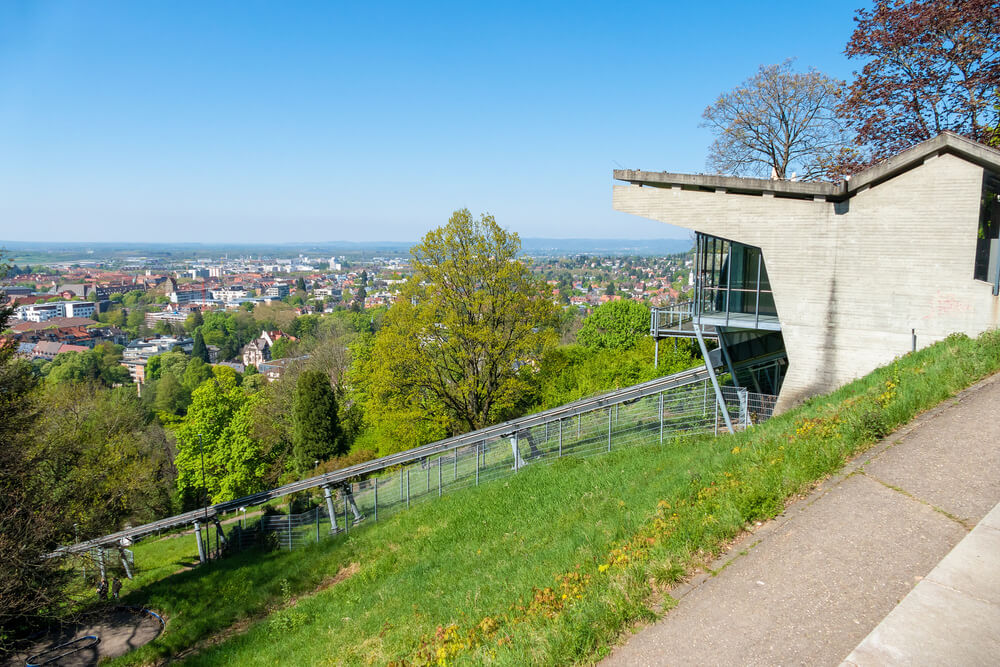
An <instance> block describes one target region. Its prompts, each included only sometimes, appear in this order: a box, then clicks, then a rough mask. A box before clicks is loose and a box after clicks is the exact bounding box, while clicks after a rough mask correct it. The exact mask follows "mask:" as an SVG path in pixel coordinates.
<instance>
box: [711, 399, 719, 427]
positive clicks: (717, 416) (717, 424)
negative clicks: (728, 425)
mask: <svg viewBox="0 0 1000 667" xmlns="http://www.w3.org/2000/svg"><path fill="white" fill-rule="evenodd" d="M712 421H713V422H714V423H713V424H712V428H714V429H715V435H719V402H718V401H716V402H715V419H713V420H712Z"/></svg>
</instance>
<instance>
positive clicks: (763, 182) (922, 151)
mask: <svg viewBox="0 0 1000 667" xmlns="http://www.w3.org/2000/svg"><path fill="white" fill-rule="evenodd" d="M943 154H951V155H956V156H958V157H961V158H962V159H965V160H968V161H969V162H972V163H974V164H978V165H979V166H981V167H984V168H987V169H993V170H1000V150H997V149H995V148H990V147H989V146H985V145H983V144H980V143H978V142H976V141H972V140H971V139H966V138H965V137H962V136H960V135H957V134H955V133H954V132H942V133H941V134H939V135H937V136H936V137H934V138H933V139H928V140H927V141H923V142H921V143H919V144H917V145H916V146H914V147H912V148H909V149H907V150H905V151H903V152H902V153H899V154H898V155H894V156H892V157H890V158H887V159H885V160H883V161H881V162H879V163H877V164H875V165H873V166H871V167H869V168H868V169H865V170H864V171H861V172H858V173H857V174H854V175H853V176H851V177H850V178H849V179H848V180H846V181H841V182H840V183H828V182H824V181H789V180H771V179H766V178H742V177H739V176H722V175H719V174H675V173H670V172H665V171H662V172H654V171H641V170H636V169H615V170H614V178H615V180H619V181H627V182H629V183H632V184H633V185H644V186H650V187H658V188H667V187H670V188H673V187H679V188H682V189H684V190H705V191H709V192H732V193H736V194H751V195H762V194H764V193H769V194H773V195H775V196H778V197H791V198H795V199H815V198H823V199H828V200H830V201H842V200H844V199H848V198H850V197H851V196H853V195H854V194H855V193H857V192H858V191H860V190H862V189H864V188H866V187H870V186H872V185H877V184H878V183H881V182H883V181H886V180H889V179H890V178H893V177H895V176H898V175H899V174H901V173H903V172H904V171H908V170H910V169H912V168H914V167H916V166H918V165H920V164H923V162H924V160H926V159H927V158H929V157H935V156H938V155H943Z"/></svg>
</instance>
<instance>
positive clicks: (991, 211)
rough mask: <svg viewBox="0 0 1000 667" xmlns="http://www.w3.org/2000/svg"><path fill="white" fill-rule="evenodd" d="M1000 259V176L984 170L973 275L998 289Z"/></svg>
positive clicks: (995, 290)
mask: <svg viewBox="0 0 1000 667" xmlns="http://www.w3.org/2000/svg"><path fill="white" fill-rule="evenodd" d="M998 259H1000V177H997V175H996V174H995V173H993V172H991V171H984V172H983V194H982V199H981V200H980V204H979V234H978V235H977V238H976V266H975V269H974V272H973V277H974V278H975V279H976V280H985V281H987V282H991V283H993V293H994V294H996V293H997V291H998V280H1000V275H998V273H997V268H998V267H997V263H998Z"/></svg>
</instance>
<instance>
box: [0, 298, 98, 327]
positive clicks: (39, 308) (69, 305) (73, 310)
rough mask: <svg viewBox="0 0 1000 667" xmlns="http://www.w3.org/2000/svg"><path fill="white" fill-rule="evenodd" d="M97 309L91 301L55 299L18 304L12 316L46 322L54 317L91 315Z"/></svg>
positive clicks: (25, 320)
mask: <svg viewBox="0 0 1000 667" xmlns="http://www.w3.org/2000/svg"><path fill="white" fill-rule="evenodd" d="M96 309H97V307H96V304H95V303H94V302H93V301H55V302H51V303H37V304H34V303H33V304H30V305H26V306H18V307H17V308H16V309H15V310H14V317H16V318H17V319H19V320H21V321H24V322H47V321H48V320H51V319H52V318H54V317H81V318H90V317H93V315H94V311H95V310H96Z"/></svg>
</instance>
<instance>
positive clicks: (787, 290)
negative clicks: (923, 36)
mask: <svg viewBox="0 0 1000 667" xmlns="http://www.w3.org/2000/svg"><path fill="white" fill-rule="evenodd" d="M614 175H615V178H616V179H618V180H620V181H625V182H627V185H619V186H615V188H614V195H613V196H614V208H615V209H616V210H618V211H623V212H626V213H631V214H633V215H638V216H642V217H646V218H650V219H653V220H658V221H661V222H666V223H669V224H672V225H676V226H679V227H685V228H688V229H692V230H694V231H695V232H696V233H697V244H698V245H697V260H698V261H697V264H696V270H695V295H696V297H695V302H694V303H693V304H690V306H689V318H690V320H691V321H692V322H696V323H698V324H699V325H700V329H701V330H702V331H704V330H705V329H706V328H707V327H712V328H714V333H718V332H721V333H722V338H721V341H722V342H723V344H725V343H728V346H727V347H728V351H730V352H732V354H731V356H732V363H733V364H734V365H736V366H740V365H741V363H743V362H746V361H748V360H749V361H752V360H753V359H755V358H762V357H764V356H766V355H768V354H771V355H775V354H780V355H783V356H784V363H783V364H781V366H782V367H781V369H780V373H778V374H777V375H776V376H771V379H773V380H774V381H775V383H776V386H775V387H774V389H776V390H777V391H780V394H779V401H778V406H777V407H778V409H779V410H783V409H787V408H788V407H790V406H792V405H794V404H795V403H798V402H799V401H802V400H804V399H806V398H808V397H809V396H812V395H814V394H818V393H822V392H826V391H829V390H832V389H834V388H836V387H839V386H841V385H843V384H845V383H846V382H849V381H850V380H852V379H854V378H857V377H860V376H862V375H865V374H866V373H868V372H870V371H871V370H873V369H875V368H877V367H879V366H881V365H884V364H887V363H889V362H891V361H892V359H893V358H895V357H896V356H899V355H902V354H905V353H907V352H909V351H910V350H911V349H913V348H920V347H924V346H926V345H929V344H931V343H933V342H936V341H938V340H941V339H943V338H944V337H946V336H948V335H949V334H951V333H953V332H961V333H965V334H968V335H970V336H974V335H978V334H979V333H981V332H983V331H985V330H986V329H990V328H995V327H997V326H998V324H1000V302H998V299H1000V297H998V294H1000V262H998V257H1000V240H998V229H1000V205H998V192H1000V180H998V179H1000V176H998V175H1000V151H997V150H994V149H991V148H988V147H986V146H983V145H981V144H978V143H975V142H972V141H970V140H967V139H964V138H962V137H959V136H957V135H954V134H951V133H945V134H942V135H939V136H938V137H935V138H934V139H931V140H928V141H925V142H923V143H921V144H919V145H917V146H915V147H914V148H911V149H910V150H907V151H905V152H903V153H901V154H899V155H897V156H895V157H893V158H890V159H888V160H885V161H883V162H881V163H879V164H877V165H875V166H874V167H872V168H870V169H868V170H866V171H863V172H861V173H859V174H856V175H855V176H854V177H852V178H851V179H850V180H848V181H846V182H843V183H840V184H830V183H798V182H789V181H773V180H762V179H746V178H733V177H724V176H704V175H688V174H671V173H658V172H643V171H633V170H616V171H615V173H614ZM655 328H656V327H655V326H654V329H655ZM727 339H728V340H727ZM741 346H742V347H741ZM737 375H739V373H738V372H737ZM767 379H768V378H767V377H766V376H754V377H749V378H747V379H746V381H749V382H752V381H754V380H757V381H758V382H759V381H760V380H767Z"/></svg>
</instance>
